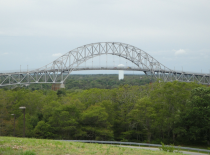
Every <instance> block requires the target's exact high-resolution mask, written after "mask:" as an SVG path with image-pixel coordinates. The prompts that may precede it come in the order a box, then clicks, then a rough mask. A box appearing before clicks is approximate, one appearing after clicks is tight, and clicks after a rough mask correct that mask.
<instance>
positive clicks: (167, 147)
mask: <svg viewBox="0 0 210 155" xmlns="http://www.w3.org/2000/svg"><path fill="white" fill-rule="evenodd" d="M161 145H162V146H161V147H160V148H159V149H160V150H161V151H166V152H174V150H175V148H174V144H171V145H170V146H168V145H164V143H163V142H161Z"/></svg>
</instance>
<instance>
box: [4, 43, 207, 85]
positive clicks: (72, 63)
mask: <svg viewBox="0 0 210 155" xmlns="http://www.w3.org/2000/svg"><path fill="white" fill-rule="evenodd" d="M104 54H111V55H116V56H119V57H122V58H125V59H127V60H128V61H131V62H132V63H134V64H135V65H136V67H137V68H135V69H134V68H133V69H132V68H129V69H126V70H137V71H143V72H144V73H145V74H146V75H150V77H151V78H156V79H162V80H163V81H164V82H166V81H175V80H177V81H182V82H198V83H200V84H205V85H210V75H209V74H200V73H190V72H183V71H181V72H180V71H174V70H171V69H169V68H167V67H165V66H164V65H162V64H161V63H159V62H158V61H157V60H156V59H154V58H153V57H152V56H150V55H149V54H148V53H146V52H144V51H143V50H141V49H139V48H136V47H134V46H132V45H128V44H124V43H118V42H99V43H92V44H87V45H84V46H81V47H78V48H76V49H74V50H72V51H69V52H68V53H66V54H64V55H63V56H61V57H59V58H58V59H56V60H55V61H53V62H51V63H49V64H48V65H45V66H44V67H41V68H39V69H36V70H32V71H27V72H13V73H0V86H7V85H16V84H31V83H61V84H62V83H64V81H65V80H66V79H67V77H68V76H69V75H70V74H71V72H72V71H76V70H94V68H83V69H82V68H79V66H80V65H81V64H82V63H83V62H86V61H87V60H89V59H92V58H94V57H97V56H100V55H104ZM96 69H97V70H106V69H107V70H116V69H115V68H106V67H101V68H95V70H96ZM122 69H123V70H125V69H124V68H122ZM117 70H119V68H117Z"/></svg>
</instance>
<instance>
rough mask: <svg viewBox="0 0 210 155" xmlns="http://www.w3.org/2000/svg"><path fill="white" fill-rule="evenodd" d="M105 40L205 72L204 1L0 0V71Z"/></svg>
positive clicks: (208, 12)
mask: <svg viewBox="0 0 210 155" xmlns="http://www.w3.org/2000/svg"><path fill="white" fill-rule="evenodd" d="M106 41H108V42H123V43H127V44H130V45H133V46H136V47H138V48H140V49H142V50H144V51H145V52H147V53H149V54H150V55H151V56H153V57H154V58H156V60H158V61H159V62H160V63H162V64H163V65H165V66H167V67H169V68H171V69H174V67H175V69H177V70H182V67H183V70H186V71H194V72H201V69H202V72H208V73H209V70H210V61H209V60H210V0H144V1H143V0H0V71H4V70H16V69H18V68H19V66H20V65H21V66H22V68H27V65H29V69H30V68H33V69H34V68H39V67H42V66H44V65H45V64H48V63H50V62H51V61H53V60H54V59H56V58H58V57H59V56H60V55H62V54H65V53H67V52H68V51H70V50H72V49H74V48H77V47H79V46H82V45H85V44H89V43H94V42H106Z"/></svg>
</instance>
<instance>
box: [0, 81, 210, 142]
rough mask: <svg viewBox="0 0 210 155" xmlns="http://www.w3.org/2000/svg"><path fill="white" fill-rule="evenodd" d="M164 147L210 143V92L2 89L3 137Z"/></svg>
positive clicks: (179, 87) (154, 87)
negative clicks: (146, 144)
mask: <svg viewBox="0 0 210 155" xmlns="http://www.w3.org/2000/svg"><path fill="white" fill-rule="evenodd" d="M20 106H25V107H26V116H25V117H26V136H27V137H36V138H47V139H83V140H85V139H86V140H116V141H136V142H147V143H160V142H164V143H166V144H169V143H174V144H194V143H197V144H208V145H209V143H210V88H209V87H206V86H202V85H198V84H196V83H184V82H182V83H181V82H177V81H174V82H168V83H164V82H160V83H158V82H155V83H152V84H146V85H142V86H132V85H121V86H119V87H117V88H111V89H100V88H91V89H84V90H82V89H75V90H64V89H60V90H58V91H52V90H47V89H46V90H30V89H25V88H15V89H13V90H4V89H0V109H1V110H0V113H1V114H0V135H1V136H12V135H13V116H12V115H11V114H15V117H16V133H15V134H16V135H15V136H18V137H21V136H22V133H23V112H22V111H21V110H19V107H20Z"/></svg>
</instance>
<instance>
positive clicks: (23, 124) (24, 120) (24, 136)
mask: <svg viewBox="0 0 210 155" xmlns="http://www.w3.org/2000/svg"><path fill="white" fill-rule="evenodd" d="M19 109H23V114H24V116H23V137H25V109H26V107H19Z"/></svg>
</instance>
